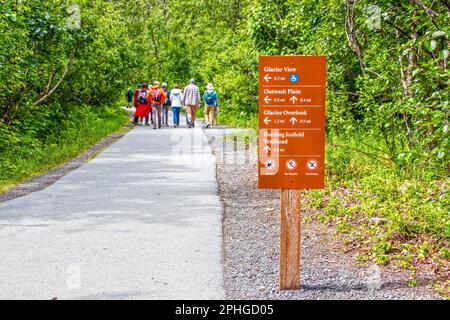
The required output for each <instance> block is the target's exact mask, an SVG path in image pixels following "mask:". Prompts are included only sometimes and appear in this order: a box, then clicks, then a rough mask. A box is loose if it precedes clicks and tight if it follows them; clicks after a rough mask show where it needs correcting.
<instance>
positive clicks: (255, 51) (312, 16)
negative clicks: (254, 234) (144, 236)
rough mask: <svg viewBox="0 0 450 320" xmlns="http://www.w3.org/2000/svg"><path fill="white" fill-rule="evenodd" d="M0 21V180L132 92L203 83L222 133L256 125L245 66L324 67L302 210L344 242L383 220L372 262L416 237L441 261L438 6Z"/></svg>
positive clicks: (197, 10)
mask: <svg viewBox="0 0 450 320" xmlns="http://www.w3.org/2000/svg"><path fill="white" fill-rule="evenodd" d="M0 13H1V15H0V37H1V41H0V85H1V90H0V116H1V119H0V137H1V140H0V153H1V154H2V160H1V161H0V166H1V167H0V175H1V176H0V180H1V181H5V180H8V178H12V177H14V176H17V175H19V176H20V175H26V172H24V171H26V170H27V167H26V166H20V165H18V163H22V162H25V163H26V162H27V159H32V158H33V156H34V155H35V154H36V152H38V150H43V149H44V150H45V148H47V147H49V146H55V145H56V146H61V145H64V144H66V143H70V142H69V141H70V137H71V136H72V135H79V136H83V135H85V134H90V133H89V131H82V128H88V127H90V125H89V124H90V123H96V125H97V126H101V123H102V122H104V121H106V120H101V119H113V118H114V117H116V119H117V118H118V117H120V116H119V114H116V115H115V116H112V115H111V114H109V115H108V117H110V118H105V111H104V109H103V108H102V107H100V106H104V105H114V104H115V103H116V101H117V100H118V99H120V98H122V99H123V95H124V91H125V89H126V88H127V87H129V86H135V85H136V84H137V83H139V82H143V81H148V82H151V81H153V80H159V81H167V82H169V85H170V86H172V85H174V84H180V85H183V84H185V83H187V81H188V79H189V78H191V77H195V78H197V80H198V82H199V85H200V86H201V87H202V88H204V86H205V85H206V83H208V82H213V83H214V85H215V87H216V88H217V90H218V92H219V96H220V110H221V111H220V117H219V120H221V121H222V122H226V123H228V124H231V125H240V126H250V127H256V123H257V122H256V119H257V95H258V92H257V76H258V75H257V69H258V65H257V63H258V60H257V58H258V56H259V55H289V54H296V55H326V56H327V58H328V91H327V130H328V143H327V147H328V152H327V171H328V189H327V190H325V191H324V192H316V193H313V194H312V199H311V203H312V206H313V207H315V208H317V209H323V212H324V214H325V217H327V219H328V218H330V217H332V218H333V219H335V221H337V223H338V225H339V226H341V229H342V230H345V231H346V232H353V231H354V230H360V228H359V226H357V224H356V223H355V221H356V220H357V219H356V218H357V217H358V216H359V215H363V216H377V217H379V216H381V217H385V218H387V219H388V223H387V224H386V226H375V227H371V228H370V229H369V230H366V231H367V232H368V236H369V237H371V238H370V239H371V240H370V241H373V248H375V249H374V250H375V251H374V252H375V254H376V256H377V259H378V258H379V257H380V255H379V254H378V253H379V252H380V251H379V250H378V249H377V248H379V246H380V245H383V244H386V243H387V245H385V246H387V247H388V248H389V250H384V251H383V250H381V252H382V254H381V256H382V257H386V254H385V253H386V252H385V251H390V252H395V250H394V249H392V248H393V247H392V246H393V243H394V242H395V239H397V240H398V239H399V238H402V237H403V238H402V239H403V240H402V241H403V242H408V241H410V240H411V239H419V238H420V237H422V236H423V235H427V236H429V237H431V240H430V239H429V241H431V242H430V243H432V245H431V244H429V245H430V246H433V245H434V246H435V247H434V249H433V248H431V249H429V251H430V252H431V251H433V250H440V252H441V256H442V257H444V258H445V259H447V260H448V259H450V250H449V249H448V243H449V242H448V241H449V239H450V218H449V212H448V207H449V206H450V203H449V197H448V181H449V180H448V176H449V170H450V155H449V152H448V150H449V146H450V144H449V129H450V128H449V113H450V105H449V93H450V90H449V70H448V62H449V44H450V23H449V22H450V3H449V2H448V1H446V0H423V1H421V0H401V1H398V0H396V1H394V0H373V1H372V0H359V1H357V0H301V1H299V0H254V1H250V0H223V1H219V0H148V1H143V2H142V1H123V0H115V1H108V0H90V1H87V0H79V1H69V0H46V1H43V0H35V1H31V0H14V1H12V0H6V1H2V2H0ZM79 106H83V107H79ZM102 110H103V111H102ZM80 119H82V120H80ZM99 119H100V120H99ZM80 121H82V122H83V123H85V124H86V123H87V125H85V126H80V125H79V124H80ZM119 122H120V121H119ZM119 122H116V125H115V126H112V127H110V129H109V131H110V130H113V128H117V127H118V126H119V124H118V123H119ZM106 131H108V130H106ZM106 131H104V132H103V134H106ZM60 137H68V139H66V140H64V139H63V141H64V142H61V141H60V139H59V138H60ZM343 189H344V190H346V193H345V194H344V195H343V194H342V193H340V190H343ZM355 219H356V220H355ZM358 221H359V220H358ZM354 238H355V239H357V238H358V235H356V236H355V237H354ZM422 240H423V239H422ZM420 246H423V243H422V244H419V247H417V248H419V249H420V248H422V247H420ZM382 247H383V246H382ZM391 249H392V250H391ZM419 249H417V250H419ZM377 250H378V251H377ZM401 250H404V249H401ZM401 250H400V251H401ZM419 251H420V250H419ZM401 252H403V251H401ZM406 252H410V251H408V250H406ZM408 254H409V253H408ZM381 261H385V258H381Z"/></svg>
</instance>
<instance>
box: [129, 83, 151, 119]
mask: <svg viewBox="0 0 450 320" xmlns="http://www.w3.org/2000/svg"><path fill="white" fill-rule="evenodd" d="M134 99H135V105H136V106H137V107H136V112H135V113H134V119H133V124H135V125H137V124H138V121H139V118H141V122H142V120H143V119H145V124H146V125H147V126H149V123H148V115H149V113H150V91H149V90H148V84H147V83H143V84H142V88H141V89H140V90H139V91H138V92H137V94H136V96H135V97H134Z"/></svg>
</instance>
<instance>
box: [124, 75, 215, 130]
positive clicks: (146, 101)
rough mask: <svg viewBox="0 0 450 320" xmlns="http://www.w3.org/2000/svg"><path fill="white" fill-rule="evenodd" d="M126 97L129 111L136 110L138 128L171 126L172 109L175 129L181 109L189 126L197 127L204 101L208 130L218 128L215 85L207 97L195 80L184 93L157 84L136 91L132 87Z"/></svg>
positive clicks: (208, 86)
mask: <svg viewBox="0 0 450 320" xmlns="http://www.w3.org/2000/svg"><path fill="white" fill-rule="evenodd" d="M126 97H127V100H128V108H131V107H132V104H134V107H135V108H136V112H135V113H134V115H133V121H132V123H133V124H134V125H139V124H140V125H142V124H143V123H145V125H146V126H150V125H153V129H156V128H159V129H160V128H162V127H163V126H164V127H168V126H169V109H171V110H172V116H173V117H172V118H173V126H174V128H178V127H179V126H180V114H181V108H185V110H186V124H187V126H188V127H189V128H193V127H194V126H195V120H196V118H197V117H196V116H197V111H198V109H199V108H200V106H201V102H202V99H203V101H204V102H205V122H206V125H205V127H206V128H210V127H211V126H215V125H217V113H218V112H217V111H218V105H219V97H218V94H217V92H216V91H214V87H213V85H212V83H209V84H208V85H207V87H206V91H205V93H204V94H203V96H201V95H200V90H199V88H198V87H197V85H196V84H195V79H191V80H190V81H189V85H188V86H186V87H185V88H184V90H181V89H180V88H179V86H178V85H175V86H174V87H173V89H172V90H169V88H168V86H167V83H163V84H162V85H161V86H160V84H159V82H157V81H156V82H155V83H153V86H151V87H150V86H149V85H148V84H147V83H143V84H142V85H139V87H138V88H137V89H136V90H135V91H134V92H133V90H132V89H131V88H129V89H128V90H127V94H126Z"/></svg>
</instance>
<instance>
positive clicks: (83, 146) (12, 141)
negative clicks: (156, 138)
mask: <svg viewBox="0 0 450 320" xmlns="http://www.w3.org/2000/svg"><path fill="white" fill-rule="evenodd" d="M67 115H68V116H67V117H65V118H64V119H63V120H61V122H59V123H58V124H56V125H54V128H49V129H47V130H46V131H45V132H43V133H42V132H36V130H35V129H33V127H32V126H30V127H29V126H28V124H23V125H21V124H18V125H16V129H14V130H10V131H8V132H5V129H4V128H3V132H2V135H5V136H7V137H8V141H7V144H6V146H3V148H0V192H1V193H3V192H6V191H7V190H9V189H11V188H13V187H14V186H16V185H18V184H20V183H21V182H23V181H25V180H27V179H29V178H31V177H33V176H36V175H39V174H42V173H45V172H47V171H48V170H50V169H53V168H55V167H57V166H59V165H61V164H63V163H65V162H67V161H68V160H70V159H72V158H74V157H76V156H78V155H79V154H82V153H83V152H85V151H86V150H88V149H89V148H90V147H91V146H92V145H94V144H96V143H97V142H98V141H100V140H101V139H102V138H104V137H106V136H108V135H109V134H111V133H113V132H117V131H120V130H122V128H123V127H124V125H125V124H126V123H127V122H128V121H129V117H128V115H127V113H126V111H124V110H122V109H119V108H116V107H114V108H110V107H103V108H100V107H96V108H90V107H86V106H74V107H69V108H68V111H67ZM0 129H2V128H0ZM8 130H9V128H8Z"/></svg>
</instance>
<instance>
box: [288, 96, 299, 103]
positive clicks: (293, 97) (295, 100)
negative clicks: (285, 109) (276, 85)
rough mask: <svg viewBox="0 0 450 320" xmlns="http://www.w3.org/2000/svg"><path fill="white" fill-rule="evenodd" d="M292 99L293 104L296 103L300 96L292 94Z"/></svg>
mask: <svg viewBox="0 0 450 320" xmlns="http://www.w3.org/2000/svg"><path fill="white" fill-rule="evenodd" d="M290 100H291V101H292V103H293V104H295V103H296V102H297V100H298V98H297V97H296V96H292V98H291V99H290Z"/></svg>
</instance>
